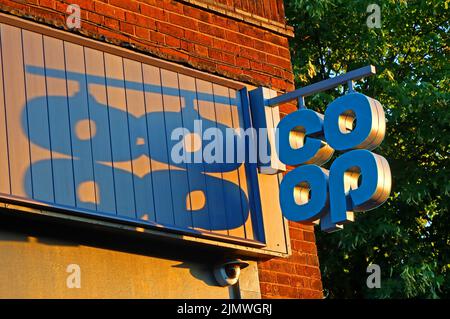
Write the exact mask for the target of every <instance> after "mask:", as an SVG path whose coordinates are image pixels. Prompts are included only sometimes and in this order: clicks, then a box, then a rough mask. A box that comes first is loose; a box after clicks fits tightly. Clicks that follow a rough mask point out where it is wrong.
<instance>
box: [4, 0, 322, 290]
mask: <svg viewBox="0 0 450 319" xmlns="http://www.w3.org/2000/svg"><path fill="white" fill-rule="evenodd" d="M68 4H78V5H79V6H80V7H81V18H82V22H81V29H80V30H72V31H71V32H76V33H80V34H82V35H83V36H87V37H91V38H95V39H99V40H101V41H106V42H110V43H113V44H116V45H121V46H126V47H128V48H132V49H135V50H138V51H141V52H145V53H147V54H150V55H153V56H158V57H161V58H164V59H167V60H170V61H175V62H178V63H182V64H186V65H189V66H192V67H195V68H197V69H200V70H203V71H207V72H210V73H214V74H218V75H221V76H225V77H228V78H232V79H236V80H240V81H243V82H246V83H251V84H254V85H264V86H267V87H271V88H273V89H275V90H278V91H286V90H292V89H293V88H294V84H293V73H292V67H291V63H290V54H289V44H288V39H289V36H290V35H292V29H291V28H289V27H286V26H285V25H284V8H283V1H282V0H216V1H213V0H177V1H175V0H139V1H133V0H0V11H3V12H8V13H11V14H15V15H18V16H22V17H25V18H27V19H32V20H36V21H39V22H41V23H45V24H48V25H52V26H54V27H58V28H61V29H67V27H66V18H67V14H66V9H67V5H68ZM293 109H294V108H293V106H292V105H291V106H286V105H285V106H282V107H281V111H282V113H283V114H286V113H288V112H290V111H292V110H293ZM290 235H291V241H292V242H291V244H292V245H291V246H292V252H293V253H292V256H291V257H290V258H287V259H272V260H270V261H266V262H262V263H260V281H261V291H262V295H263V297H264V298H274V297H281V298H321V297H322V285H321V277H320V270H319V263H318V258H317V251H316V245H315V238H314V229H313V227H312V226H302V225H299V224H295V223H290Z"/></svg>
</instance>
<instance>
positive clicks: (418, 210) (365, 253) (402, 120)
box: [285, 0, 450, 298]
mask: <svg viewBox="0 0 450 319" xmlns="http://www.w3.org/2000/svg"><path fill="white" fill-rule="evenodd" d="M285 3H286V12H287V16H288V21H289V23H290V24H291V25H293V26H294V27H295V30H296V38H295V39H293V40H292V41H291V50H292V57H293V66H294V72H295V73H296V76H295V79H296V82H297V87H301V86H305V85H308V84H311V83H314V82H317V81H320V80H322V79H325V78H328V77H330V76H334V75H335V74H340V73H343V72H346V71H350V70H352V69H355V68H358V67H361V66H364V65H367V64H374V65H375V66H376V67H377V73H378V74H377V75H376V76H373V77H371V78H368V79H366V80H364V81H361V82H359V83H357V85H356V88H357V90H358V91H360V92H362V93H364V94H366V95H369V96H371V97H374V98H376V99H378V100H379V101H380V102H381V103H382V104H383V106H384V107H385V112H386V117H387V121H388V127H387V134H386V138H385V141H384V143H383V144H382V145H381V147H380V148H379V149H377V150H376V152H377V153H379V154H381V155H383V156H384V157H386V159H387V160H388V161H389V163H390V165H391V170H392V175H393V176H392V177H393V190H392V194H391V198H390V199H389V200H388V201H387V202H386V203H385V204H384V205H383V206H382V207H380V208H378V209H376V210H374V211H370V212H367V213H360V214H357V215H356V222H355V223H354V224H352V225H348V226H346V227H345V229H344V230H343V231H340V232H337V233H333V234H323V233H320V232H318V234H317V239H318V245H319V255H320V262H321V267H322V275H323V281H324V287H325V288H326V289H327V290H328V291H329V296H330V298H352V297H366V298H391V297H396V298H413V297H423V298H437V297H441V298H443V297H450V276H449V271H450V268H449V266H448V265H449V264H450V213H449V211H450V209H449V208H450V207H449V206H450V181H449V176H450V134H449V129H450V108H449V107H450V106H449V100H450V75H449V74H450V65H449V61H450V59H449V52H450V49H449V47H450V45H449V31H450V25H449V18H448V17H449V11H448V10H449V9H448V6H449V1H448V0H411V1H399V0H389V1H380V2H379V3H378V4H379V5H380V6H381V28H380V29H377V28H373V29H370V28H368V27H367V25H366V18H367V16H368V14H367V13H366V8H367V6H368V5H369V4H372V3H374V2H373V1H372V0H369V1H361V0H334V1H331V0H329V1H307V0H287V1H285ZM340 94H342V92H340V91H339V90H335V91H329V92H325V93H321V94H318V95H316V96H313V97H310V98H308V99H307V105H308V107H310V108H312V109H315V110H320V111H323V109H324V107H325V106H326V105H327V103H329V101H331V100H332V99H334V98H335V97H337V96H339V95H340ZM374 247H376V249H374ZM370 262H371V263H376V264H378V265H380V267H381V271H382V283H381V289H368V288H367V287H366V284H365V282H366V278H367V276H368V274H367V273H366V268H367V266H368V265H369V263H370Z"/></svg>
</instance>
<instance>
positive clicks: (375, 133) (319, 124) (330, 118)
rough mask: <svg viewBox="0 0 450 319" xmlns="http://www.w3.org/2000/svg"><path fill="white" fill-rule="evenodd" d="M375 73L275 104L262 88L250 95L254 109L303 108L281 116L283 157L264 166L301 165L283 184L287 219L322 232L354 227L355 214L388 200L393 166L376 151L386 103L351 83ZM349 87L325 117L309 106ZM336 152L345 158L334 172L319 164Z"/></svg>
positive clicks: (277, 136)
mask: <svg viewBox="0 0 450 319" xmlns="http://www.w3.org/2000/svg"><path fill="white" fill-rule="evenodd" d="M372 74H375V68H374V67H373V66H368V67H364V68H361V69H358V70H355V71H351V72H349V73H347V74H344V75H342V76H338V77H336V78H333V79H329V80H325V81H322V82H319V83H316V84H313V85H311V86H308V87H304V88H301V89H298V90H296V91H294V92H291V93H287V94H285V95H282V96H278V97H272V98H269V99H267V98H265V96H264V90H262V89H259V90H255V91H253V92H251V94H250V96H251V101H252V109H253V110H254V111H256V110H258V109H263V108H273V107H274V106H276V105H277V104H281V103H285V102H288V101H292V100H294V99H298V102H299V110H298V111H296V112H293V113H291V114H289V115H287V116H286V117H285V118H283V120H281V122H279V123H278V125H277V127H276V130H275V132H273V131H272V139H273V144H275V145H276V150H275V151H276V153H277V155H278V156H277V157H278V158H276V157H274V156H272V159H271V161H270V162H269V163H268V164H266V165H263V164H262V165H261V166H262V167H266V168H269V169H268V171H269V172H270V171H271V169H272V171H276V170H277V169H280V165H279V163H277V161H278V159H279V161H281V162H282V163H283V164H286V165H290V166H295V167H296V168H295V169H293V170H292V171H290V172H288V173H287V174H286V176H285V177H284V178H283V180H282V182H281V185H280V198H279V200H280V206H281V209H282V212H283V215H284V216H285V217H286V218H287V219H289V220H292V221H298V222H318V221H319V220H320V225H321V229H322V230H324V231H327V232H330V231H335V230H338V229H341V228H342V227H343V224H345V223H348V222H352V221H353V220H354V212H362V211H367V210H371V209H374V208H376V207H378V206H380V205H381V204H382V203H384V202H385V201H386V200H387V198H388V197H389V194H390V190H391V173H390V168H389V164H388V163H387V161H386V159H385V158H384V157H382V156H380V155H378V154H375V153H373V152H372V150H373V149H375V148H376V147H378V146H379V145H380V144H381V142H382V141H383V139H384V135H385V130H386V120H385V115H384V111H383V106H382V105H381V104H380V103H379V102H378V101H377V100H375V99H373V98H370V97H367V96H365V95H363V94H361V93H357V92H355V91H354V86H353V85H354V82H353V81H355V80H359V79H361V78H363V77H365V76H370V75H372ZM344 83H348V86H349V90H348V93H347V94H345V95H343V96H341V97H339V98H337V99H336V100H334V101H333V102H332V103H330V104H329V105H328V106H327V108H326V110H325V114H319V113H317V112H314V111H312V110H309V109H306V108H305V103H304V97H306V96H309V95H312V94H314V93H318V92H320V91H324V90H327V89H331V88H334V87H336V86H338V85H340V84H344ZM259 114H262V115H265V114H266V113H259ZM267 123H270V121H267V117H266V118H264V116H259V117H256V118H255V125H256V126H258V127H267V126H268V125H267ZM269 131H270V130H269ZM272 149H273V148H272ZM335 151H336V152H340V154H337V156H336V159H335V160H334V161H333V163H332V164H331V166H330V169H329V170H326V169H324V168H322V167H320V166H321V165H323V164H324V163H326V162H327V161H329V160H330V159H331V157H332V156H333V154H334V152H335ZM281 166H282V165H281ZM281 168H282V167H281Z"/></svg>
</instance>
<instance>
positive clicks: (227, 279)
mask: <svg viewBox="0 0 450 319" xmlns="http://www.w3.org/2000/svg"><path fill="white" fill-rule="evenodd" d="M248 266H249V264H248V263H247V262H245V261H242V260H240V259H236V260H232V261H229V262H226V263H223V264H220V265H217V266H216V267H214V277H215V278H216V281H217V283H218V284H219V285H220V286H222V287H227V286H232V285H234V284H236V283H237V282H238V281H239V277H240V275H241V269H244V268H247V267H248Z"/></svg>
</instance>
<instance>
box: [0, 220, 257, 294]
mask: <svg viewBox="0 0 450 319" xmlns="http://www.w3.org/2000/svg"><path fill="white" fill-rule="evenodd" d="M175 253H176V252H175ZM71 264H76V265H79V267H80V282H81V288H68V286H67V279H68V277H69V276H70V275H71V273H68V272H67V267H68V266H69V265H71ZM211 266H212V265H211V264H210V263H209V262H201V261H199V262H192V261H186V262H184V261H183V260H176V259H170V258H167V257H166V256H164V258H161V257H158V256H155V255H145V254H136V253H129V252H126V251H123V250H122V251H118V250H113V249H105V248H99V247H93V246H89V245H84V244H78V243H77V242H76V241H63V240H58V239H55V238H52V237H43V236H40V237H34V236H30V235H29V234H26V233H24V232H21V231H15V230H11V229H6V230H5V229H1V228H0V269H1V271H0V298H202V299H203V298H236V297H238V296H239V295H241V296H242V297H243V298H246V297H247V298H258V297H260V293H259V283H258V273H257V267H256V263H252V264H251V266H250V267H249V268H247V269H246V271H245V272H244V273H243V276H242V277H243V278H244V279H243V280H242V281H241V287H240V288H241V293H239V292H238V291H237V290H236V289H238V288H237V287H234V288H222V287H218V286H217V285H216V284H215V281H214V278H213V276H212V273H211ZM71 278H73V277H71ZM71 282H72V283H73V281H71Z"/></svg>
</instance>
